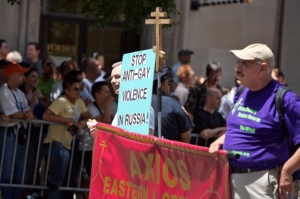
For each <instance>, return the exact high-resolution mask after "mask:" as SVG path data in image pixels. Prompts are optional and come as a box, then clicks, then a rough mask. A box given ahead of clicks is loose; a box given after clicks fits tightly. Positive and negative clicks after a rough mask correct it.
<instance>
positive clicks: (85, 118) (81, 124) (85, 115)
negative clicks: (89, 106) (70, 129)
mask: <svg viewBox="0 0 300 199" xmlns="http://www.w3.org/2000/svg"><path fill="white" fill-rule="evenodd" d="M90 117H91V116H90V113H89V112H88V111H86V112H84V113H82V114H81V118H82V120H81V121H80V122H78V124H77V125H76V126H77V127H78V131H77V132H80V131H81V130H82V129H83V128H84V127H85V125H86V123H87V121H88V120H89V118H90Z"/></svg>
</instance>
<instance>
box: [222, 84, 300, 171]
mask: <svg viewBox="0 0 300 199" xmlns="http://www.w3.org/2000/svg"><path fill="white" fill-rule="evenodd" d="M280 86H281V84H279V83H278V82H277V81H275V80H272V81H271V82H270V83H269V84H268V85H267V86H266V87H264V88H263V89H261V90H259V91H255V92H252V91H250V90H249V89H247V88H245V90H244V92H243V93H242V94H241V95H240V96H239V97H238V96H235V105H234V107H233V108H232V110H231V112H230V114H229V116H228V118H227V127H228V129H227V132H226V136H225V141H224V146H223V149H224V150H226V151H229V152H232V153H236V154H240V158H239V159H230V160H229V161H230V165H232V166H235V167H241V168H252V169H270V168H273V167H275V166H281V165H283V164H284V163H285V162H286V161H287V159H288V158H289V150H288V146H287V141H286V138H285V135H284V133H283V131H282V126H281V123H280V121H279V116H278V112H277V110H276V107H275V96H276V92H277V90H278V88H279V87H280ZM237 97H238V99H236V98H237ZM284 117H285V120H286V126H287V128H288V131H289V135H290V142H291V144H292V145H298V144H299V143H300V101H299V98H298V97H297V95H296V94H294V93H293V92H290V91H289V92H287V93H286V94H285V96H284Z"/></svg>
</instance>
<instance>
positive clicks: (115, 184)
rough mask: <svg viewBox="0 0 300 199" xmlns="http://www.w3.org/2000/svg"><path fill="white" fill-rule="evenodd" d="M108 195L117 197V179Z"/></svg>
mask: <svg viewBox="0 0 300 199" xmlns="http://www.w3.org/2000/svg"><path fill="white" fill-rule="evenodd" d="M110 194H115V195H116V196H117V195H118V181H117V179H114V182H113V185H112V188H111V190H110Z"/></svg>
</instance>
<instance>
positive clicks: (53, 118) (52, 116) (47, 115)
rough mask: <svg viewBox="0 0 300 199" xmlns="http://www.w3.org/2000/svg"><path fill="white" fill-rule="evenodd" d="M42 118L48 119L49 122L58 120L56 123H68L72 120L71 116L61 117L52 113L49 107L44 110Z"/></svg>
mask: <svg viewBox="0 0 300 199" xmlns="http://www.w3.org/2000/svg"><path fill="white" fill-rule="evenodd" d="M43 120H46V121H49V122H58V123H69V122H71V123H72V122H73V120H72V118H63V117H59V116H57V115H55V114H54V112H53V111H51V110H50V109H49V108H48V109H47V110H46V111H45V113H44V114H43Z"/></svg>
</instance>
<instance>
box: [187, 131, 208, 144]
mask: <svg viewBox="0 0 300 199" xmlns="http://www.w3.org/2000/svg"><path fill="white" fill-rule="evenodd" d="M192 138H195V139H196V143H195V145H199V138H201V136H200V134H199V133H191V139H192ZM207 145H208V140H207V139H206V140H205V146H206V147H209V146H207Z"/></svg>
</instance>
